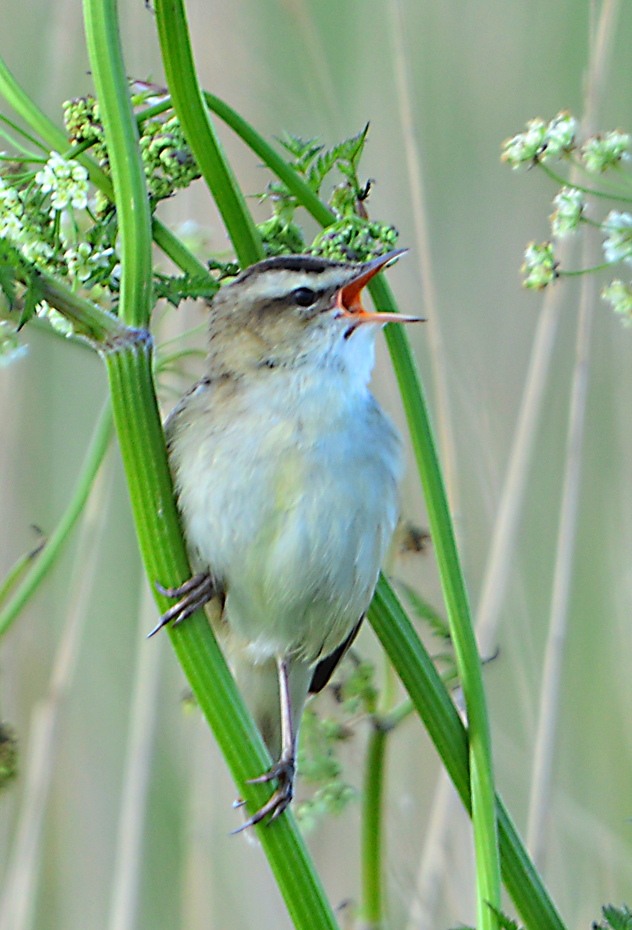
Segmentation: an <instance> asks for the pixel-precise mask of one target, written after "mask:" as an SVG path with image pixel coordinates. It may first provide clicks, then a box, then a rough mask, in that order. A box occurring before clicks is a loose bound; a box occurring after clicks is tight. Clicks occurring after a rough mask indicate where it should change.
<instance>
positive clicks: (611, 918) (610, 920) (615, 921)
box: [593, 904, 632, 930]
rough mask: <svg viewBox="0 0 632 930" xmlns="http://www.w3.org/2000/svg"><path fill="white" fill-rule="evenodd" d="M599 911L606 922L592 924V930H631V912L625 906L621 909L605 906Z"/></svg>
mask: <svg viewBox="0 0 632 930" xmlns="http://www.w3.org/2000/svg"><path fill="white" fill-rule="evenodd" d="M601 910H602V913H603V916H604V918H605V920H606V922H605V924H597V923H595V924H593V928H594V930H632V911H630V909H629V908H628V906H627V905H626V904H622V905H621V907H615V906H614V904H606V905H605V906H604V907H602V909H601Z"/></svg>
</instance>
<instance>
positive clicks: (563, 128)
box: [501, 110, 577, 168]
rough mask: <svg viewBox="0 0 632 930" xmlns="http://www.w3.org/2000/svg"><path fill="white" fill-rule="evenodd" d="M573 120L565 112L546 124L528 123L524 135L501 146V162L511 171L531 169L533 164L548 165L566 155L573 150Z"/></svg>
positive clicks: (519, 135)
mask: <svg viewBox="0 0 632 930" xmlns="http://www.w3.org/2000/svg"><path fill="white" fill-rule="evenodd" d="M576 133H577V120H576V119H575V117H574V116H571V115H570V113H569V112H568V111H567V110H562V112H561V113H558V114H557V116H556V117H555V118H554V119H552V120H550V121H549V122H548V123H546V122H545V121H544V120H542V119H532V120H529V122H528V123H527V128H526V130H525V131H524V132H519V133H518V134H517V135H515V136H512V137H511V139H507V140H506V141H505V142H504V143H503V152H502V155H501V159H502V160H503V161H506V162H507V164H509V165H511V167H512V168H520V167H521V166H522V165H532V164H534V163H535V162H536V161H552V160H553V159H556V158H562V157H564V156H565V155H568V154H569V153H570V152H571V151H572V150H573V148H574V146H575V135H576Z"/></svg>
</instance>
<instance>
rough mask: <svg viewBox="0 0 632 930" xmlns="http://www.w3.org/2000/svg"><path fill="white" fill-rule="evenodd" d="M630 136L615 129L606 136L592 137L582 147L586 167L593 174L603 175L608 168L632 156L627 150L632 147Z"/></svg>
mask: <svg viewBox="0 0 632 930" xmlns="http://www.w3.org/2000/svg"><path fill="white" fill-rule="evenodd" d="M630 141H631V140H630V136H629V135H628V133H627V132H621V130H620V129H613V130H612V131H611V132H607V133H606V134H605V135H603V136H600V135H597V136H591V137H590V139H587V140H586V142H584V144H583V145H582V157H583V159H584V167H585V168H586V171H589V172H590V173H591V174H601V172H602V171H605V170H606V168H611V167H613V166H614V165H617V164H618V163H619V162H620V161H622V160H623V159H626V160H627V159H629V158H630V156H629V154H628V153H627V151H626V149H628V148H629V147H630Z"/></svg>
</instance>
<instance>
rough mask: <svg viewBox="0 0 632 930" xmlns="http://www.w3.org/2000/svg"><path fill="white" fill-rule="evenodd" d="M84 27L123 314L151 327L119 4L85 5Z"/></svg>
mask: <svg viewBox="0 0 632 930" xmlns="http://www.w3.org/2000/svg"><path fill="white" fill-rule="evenodd" d="M84 22H85V30H86V41H87V45H88V54H89V56H90V64H91V67H92V76H93V79H94V85H95V88H96V91H97V97H98V99H99V113H100V116H101V119H102V121H103V129H104V130H105V137H106V139H107V146H108V158H109V162H110V170H111V172H112V182H113V186H114V195H115V202H116V211H117V217H118V228H119V234H120V247H119V254H120V257H121V292H120V304H119V307H120V310H119V312H120V316H121V319H123V320H124V321H125V323H127V324H128V325H129V326H147V325H148V324H149V317H150V313H151V282H152V267H151V241H152V235H151V215H150V211H149V199H148V197H147V188H146V184H145V172H144V171H143V165H142V161H141V157H140V147H139V145H138V128H137V126H136V120H135V119H134V113H133V110H132V103H131V100H130V95H129V81H128V79H127V74H126V72H125V65H124V64H123V52H122V49H121V42H120V37H119V31H118V20H117V15H116V0H84Z"/></svg>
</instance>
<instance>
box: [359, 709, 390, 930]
mask: <svg viewBox="0 0 632 930" xmlns="http://www.w3.org/2000/svg"><path fill="white" fill-rule="evenodd" d="M386 738H387V731H386V730H385V729H383V728H382V727H380V726H379V724H378V723H377V722H373V725H372V726H371V733H370V735H369V745H368V747H367V759H366V769H365V779H364V790H363V792H362V819H361V823H362V836H361V852H360V855H361V882H362V898H361V914H362V926H363V928H364V930H380V928H381V927H382V926H383V921H384V896H383V890H382V889H383V882H384V876H383V869H382V858H383V856H382V845H383V838H382V825H383V815H384V763H385V757H386Z"/></svg>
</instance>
